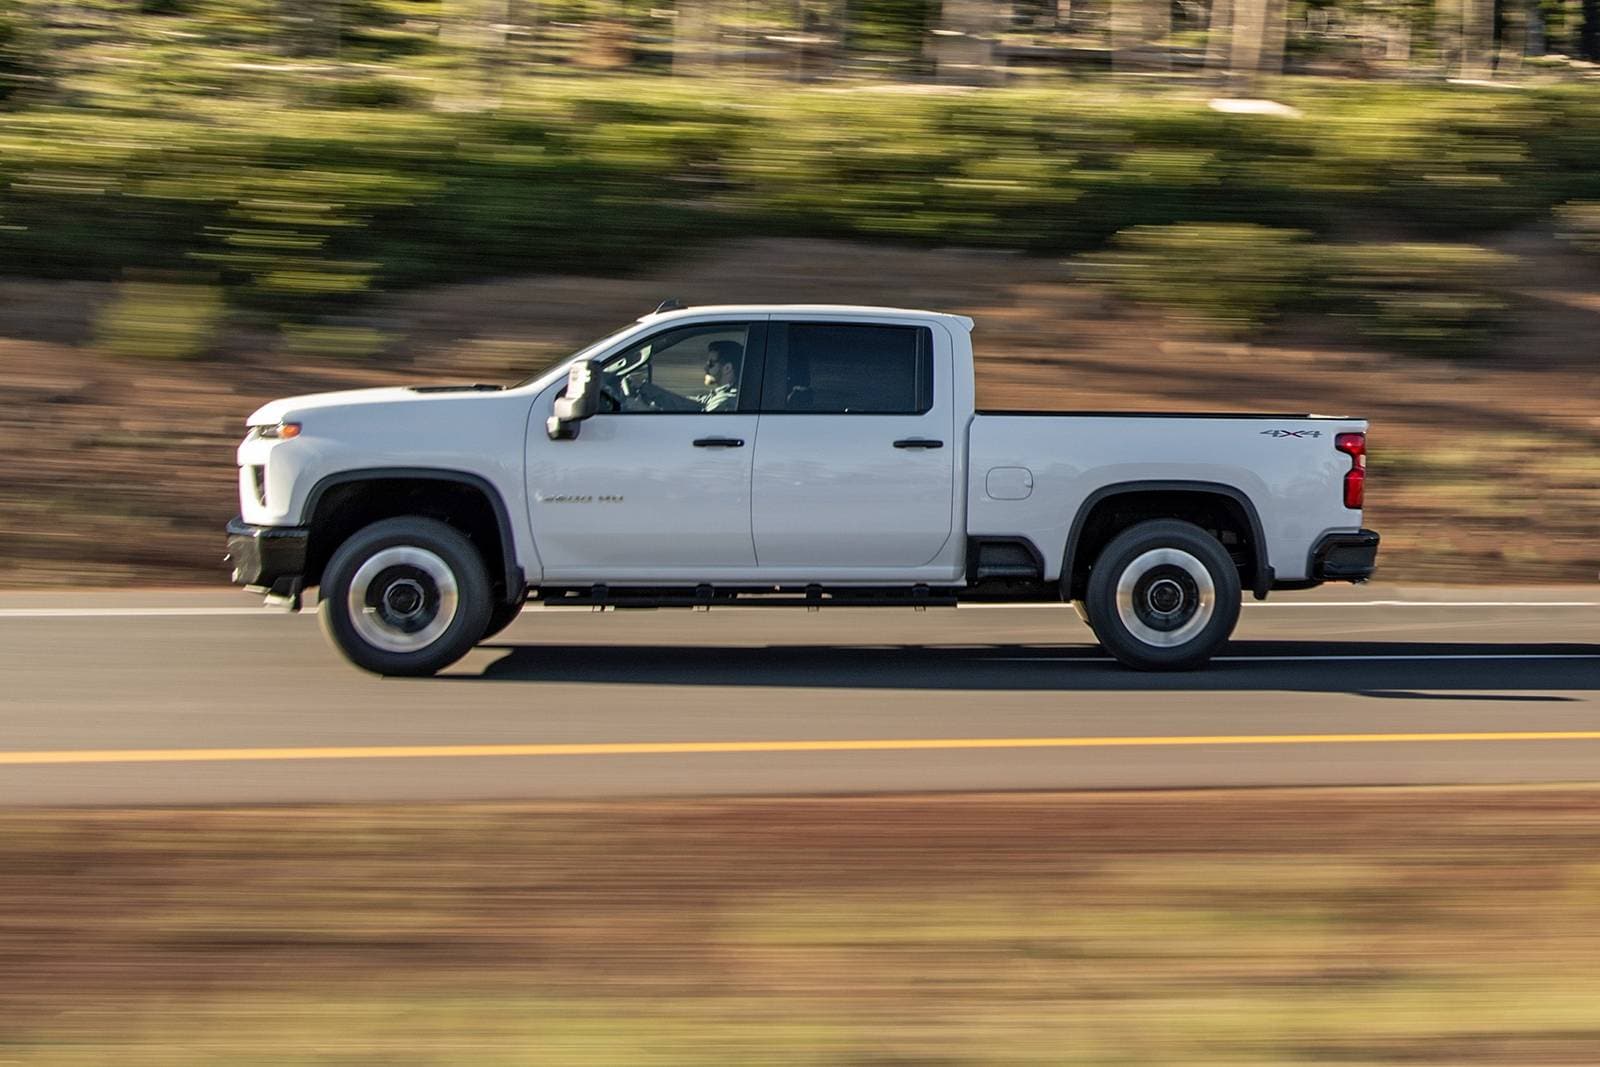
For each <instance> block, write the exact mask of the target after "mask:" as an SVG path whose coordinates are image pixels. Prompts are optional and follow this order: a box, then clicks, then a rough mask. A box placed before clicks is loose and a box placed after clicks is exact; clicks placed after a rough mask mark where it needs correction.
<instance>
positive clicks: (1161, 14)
mask: <svg viewBox="0 0 1600 1067" xmlns="http://www.w3.org/2000/svg"><path fill="white" fill-rule="evenodd" d="M1171 34H1172V5H1171V2H1170V0H1111V65H1112V69H1113V70H1167V69H1169V68H1170V67H1171V65H1172V57H1171V55H1170V54H1169V53H1168V51H1167V38H1168V37H1169V36H1171Z"/></svg>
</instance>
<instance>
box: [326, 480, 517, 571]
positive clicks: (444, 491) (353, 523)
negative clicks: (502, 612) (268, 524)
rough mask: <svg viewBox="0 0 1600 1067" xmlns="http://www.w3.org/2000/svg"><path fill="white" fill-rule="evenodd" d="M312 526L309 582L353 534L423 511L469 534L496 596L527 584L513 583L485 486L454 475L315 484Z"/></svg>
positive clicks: (502, 536)
mask: <svg viewBox="0 0 1600 1067" xmlns="http://www.w3.org/2000/svg"><path fill="white" fill-rule="evenodd" d="M312 492H313V495H312V499H311V509H312V510H311V513H310V514H309V515H308V517H307V520H306V525H307V526H309V527H310V528H311V538H310V542H309V543H308V544H307V546H306V575H305V584H306V585H308V586H311V585H317V584H319V583H320V582H321V580H322V570H323V568H324V567H326V566H327V564H328V560H329V559H330V558H331V557H332V556H333V553H334V552H335V551H337V549H338V548H339V546H340V545H342V544H344V542H345V540H346V539H347V538H349V537H350V535H351V534H353V533H355V532H356V531H357V530H360V529H362V528H363V527H366V526H369V525H371V524H372V523H374V522H377V521H379V520H380V519H393V518H398V517H400V516H405V515H418V516H422V517H425V518H430V519H437V520H439V521H440V522H442V523H445V524H446V525H448V526H451V527H453V528H455V529H456V530H459V531H460V532H461V533H463V534H465V535H466V537H467V539H468V540H469V541H471V542H472V544H473V547H475V548H476V549H477V550H478V552H479V554H480V555H482V556H483V565H484V567H485V568H487V570H488V572H489V582H490V584H491V586H492V587H493V588H494V592H495V596H496V599H510V598H511V597H512V596H513V595H521V594H522V592H523V590H521V589H510V588H508V586H509V585H510V584H511V580H510V579H509V578H508V574H509V573H510V571H509V569H508V567H507V557H506V551H507V548H508V546H507V544H506V537H505V534H504V533H503V529H502V525H503V524H502V516H501V513H500V510H499V509H497V508H496V507H495V504H494V502H493V501H492V500H491V499H490V497H489V494H488V493H487V492H486V491H485V490H484V489H482V488H480V487H479V486H476V485H472V484H471V483H468V482H464V481H456V480H453V479H449V478H419V477H374V478H361V479H353V480H350V481H341V482H337V483H335V484H333V485H329V486H327V487H326V488H325V489H322V490H321V491H320V492H318V491H317V490H313V491H312Z"/></svg>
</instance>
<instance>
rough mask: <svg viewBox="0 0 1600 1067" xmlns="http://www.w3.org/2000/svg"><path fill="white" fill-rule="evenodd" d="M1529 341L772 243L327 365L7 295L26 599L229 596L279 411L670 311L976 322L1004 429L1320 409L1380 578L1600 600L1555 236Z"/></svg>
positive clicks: (5, 535)
mask: <svg viewBox="0 0 1600 1067" xmlns="http://www.w3.org/2000/svg"><path fill="white" fill-rule="evenodd" d="M1507 244H1508V246H1510V247H1511V249H1512V250H1513V251H1516V252H1518V253H1519V254H1520V255H1521V256H1522V259H1521V263H1522V264H1523V267H1522V268H1521V271H1520V273H1519V275H1518V277H1516V278H1514V279H1508V285H1509V286H1510V287H1511V288H1512V289H1513V290H1514V291H1515V293H1516V296H1517V300H1518V314H1519V324H1520V325H1519V329H1518V331H1517V333H1516V334H1515V335H1514V336H1513V337H1511V338H1510V339H1509V340H1508V341H1507V342H1506V344H1505V345H1504V346H1503V348H1502V350H1501V351H1500V352H1499V353H1498V354H1497V356H1496V358H1494V359H1493V360H1487V361H1478V362H1474V363H1456V362H1450V361H1447V360H1425V359H1415V358H1404V357H1400V356H1396V355H1392V354H1387V353H1383V352H1378V351H1374V350H1371V349H1365V348H1360V347H1355V346H1353V345H1351V344H1349V343H1348V342H1347V341H1344V340H1340V339H1338V338H1337V337H1336V335H1335V334H1333V333H1330V332H1329V331H1328V330H1327V329H1326V324H1321V323H1303V324H1293V323H1291V324H1288V325H1287V326H1285V327H1284V328H1282V329H1280V330H1279V331H1278V332H1277V333H1276V334H1275V335H1274V336H1273V337H1271V338H1269V339H1267V340H1264V341H1261V342H1258V343H1252V344H1239V343H1225V342H1219V341H1217V340H1214V339H1210V338H1207V337H1205V336H1203V335H1200V334H1196V333H1192V332H1189V331H1187V330H1186V329H1184V328H1183V327H1181V326H1179V325H1176V324H1173V323H1172V322H1170V321H1168V320H1166V319H1164V318H1162V317H1161V316H1159V315H1156V314H1154V313H1151V312H1147V311H1144V310H1141V309H1137V308H1132V307H1129V306H1127V305H1125V304H1120V303H1117V302H1115V301H1113V300H1111V299H1109V298H1107V297H1106V296H1104V295H1103V294H1102V293H1100V292H1098V291H1096V290H1094V289H1092V288H1089V287H1086V286H1084V285H1082V284H1079V283H1076V282H1074V281H1073V280H1072V279H1071V278H1070V276H1069V274H1068V272H1067V271H1066V270H1065V269H1064V268H1063V267H1061V266H1060V265H1058V264H1055V263H1051V262H1047V261H1041V260H1035V259H1028V258H1025V257H1020V256H1010V255H994V254H982V253H971V252H959V251H928V250H904V249H882V248H875V247H867V246H862V245H856V244H849V243H840V242H824V241H803V240H784V241H780V240H763V241H750V242H744V243H740V244H735V245H730V246H724V247H722V248H720V249H716V250H713V251H711V252H708V253H707V254H705V255H704V256H702V257H701V258H699V259H696V260H693V261H690V262H685V263H682V264H679V265H677V266H674V267H672V268H670V269H666V270H662V271H658V272H656V273H653V274H650V275H647V276H644V277H639V278H631V279H623V280H618V279H592V278H570V277H551V278H529V279H516V280H508V281H502V282H494V283H487V284H481V285H471V286H458V287H451V288H446V289H440V290H434V291H429V292H424V293H415V294H407V295H405V296H402V297H397V298H395V299H394V300H392V301H390V302H389V303H387V304H386V305H384V306H383V307H381V308H380V309H378V310H377V311H376V312H375V313H374V315H373V316H372V321H374V322H378V323H380V324H381V328H382V331H383V332H384V333H385V334H386V335H387V336H388V337H389V338H390V344H389V348H388V350H387V351H386V352H385V353H384V354H383V355H381V356H377V357H370V358H366V359H359V360H344V361H341V360H337V359H326V358H324V359H315V360H314V359H310V358H307V357H296V356H294V355H293V354H290V353H285V352H283V351H280V350H275V349H274V347H273V345H272V344H271V343H270V342H269V341H268V340H267V339H264V338H261V337H257V336H250V335H246V334H238V335H236V336H233V337H231V338H230V339H229V340H228V342H227V344H226V346H225V347H226V352H225V353H224V354H222V355H219V357H218V358H216V359H212V360H207V361H203V362H198V363H187V364H171V363H161V362H156V361H151V360H127V359H123V360H115V359H111V358H108V357H106V356H103V355H101V354H99V353H97V352H96V351H95V349H94V347H93V328H92V323H93V321H94V318H95V315H96V313H97V311H98V309H99V307H100V306H101V305H102V304H103V303H104V301H105V300H106V298H107V296H108V293H107V290H106V289H105V288H104V287H102V286H97V285H92V284H87V283H71V284H66V283H41V282H19V281H6V282H0V449H3V451H4V454H5V456H6V463H5V464H4V466H3V467H0V584H4V585H7V586H12V587H16V586H27V585H53V584H94V585H104V584H123V583H134V582H145V583H165V584H171V583H174V582H207V581H218V580H221V579H222V578H223V577H225V575H224V573H223V570H222V567H221V548H220V542H221V537H220V532H219V531H220V527H221V524H222V523H223V522H225V521H226V520H227V518H228V517H229V516H230V515H232V514H233V513H234V512H235V511H236V510H237V506H236V499H235V497H236V487H235V481H234V478H235V475H234V469H233V459H232V450H233V447H234V445H235V444H236V443H237V441H238V439H239V437H240V436H241V432H242V427H243V419H244V417H245V416H246V415H247V414H248V413H249V412H250V411H251V410H252V409H254V408H255V407H256V406H258V405H259V404H260V403H262V402H264V401H266V400H269V399H272V398H273V397H277V396H284V395H289V394H294V393H301V392H308V391H316V390H323V389H334V388H349V387H355V386H362V385H378V384H396V383H407V382H419V381H460V380H463V379H470V380H480V381H483V380H487V381H510V380H514V379H516V378H519V377H522V376H524V375H526V374H527V373H530V372H531V371H533V370H536V369H538V368H539V367H541V366H544V365H547V364H548V363H549V362H551V361H552V360H554V359H556V358H558V357H559V356H560V355H562V354H564V353H565V352H568V351H570V350H572V349H573V348H575V347H577V346H578V345H580V344H582V343H583V342H585V341H586V340H589V339H592V338H593V337H595V336H598V335H600V334H602V333H605V332H607V331H609V330H611V329H614V328H615V327H616V326H617V325H618V324H620V323H623V322H626V321H628V320H629V319H631V318H633V317H635V316H637V315H638V314H640V313H641V312H643V311H645V310H648V309H649V308H650V307H653V306H654V305H655V303H657V302H658V301H659V300H660V299H662V298H663V297H666V296H676V297H678V298H679V299H682V300H684V301H686V302H689V303H723V302H739V301H771V300H782V301H795V302H848V303H866V304H894V305H902V306H914V307H930V308H937V309H940V310H951V311H960V312H963V313H966V314H969V315H972V316H973V317H974V318H976V319H977V320H978V329H977V332H976V334H975V337H974V341H975V344H976V346H977V348H978V352H979V368H978V376H979V384H978V389H979V400H980V403H981V404H984V405H989V406H996V407H1027V408H1051V409H1063V410H1070V409H1074V408H1077V409H1129V410H1150V411H1172V410H1179V411H1181V410H1207V411H1249V410H1274V411H1298V410H1312V411H1321V412H1331V413H1336V414H1338V413H1353V414H1359V415H1364V416H1367V417H1369V418H1370V419H1371V420H1372V421H1373V432H1372V438H1371V441H1372V453H1373V455H1372V470H1373V473H1372V478H1371V480H1370V482H1369V490H1368V502H1369V510H1368V514H1367V521H1368V524H1369V525H1371V526H1373V527H1375V528H1377V529H1379V530H1381V531H1382V532H1383V534H1384V538H1385V548H1384V552H1383V556H1382V567H1383V570H1382V574H1383V576H1384V577H1385V578H1390V579H1408V580H1441V581H1471V582H1485V581H1519V582H1528V581H1561V580H1567V581H1570V580H1579V581H1589V580H1593V579H1594V577H1595V573H1596V569H1597V567H1600V546H1597V540H1600V538H1597V537H1596V534H1597V531H1600V413H1597V412H1600V405H1597V402H1600V355H1597V353H1600V349H1597V348H1596V346H1595V341H1594V339H1595V337H1597V336H1600V270H1596V268H1595V267H1593V266H1592V265H1591V264H1589V263H1587V262H1586V261H1583V260H1581V259H1579V258H1576V257H1573V256H1570V255H1568V254H1566V253H1563V252H1561V251H1560V250H1559V248H1558V247H1557V246H1555V245H1554V244H1553V243H1552V242H1551V241H1549V240H1548V239H1547V238H1543V237H1541V236H1539V235H1524V236H1520V237H1517V238H1514V239H1512V240H1510V241H1508V242H1507Z"/></svg>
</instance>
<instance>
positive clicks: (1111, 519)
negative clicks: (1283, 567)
mask: <svg viewBox="0 0 1600 1067" xmlns="http://www.w3.org/2000/svg"><path fill="white" fill-rule="evenodd" d="M1148 519H1181V520H1183V521H1184V522H1192V523H1194V524H1195V525H1196V526H1198V527H1200V528H1201V529H1202V530H1205V531H1206V532H1207V533H1209V534H1211V535H1212V536H1213V537H1215V538H1216V539H1217V540H1218V541H1220V542H1221V543H1222V547H1223V548H1224V549H1226V550H1227V552H1228V555H1229V556H1231V557H1232V558H1233V562H1234V565H1235V566H1237V567H1238V568H1239V581H1240V584H1241V585H1243V586H1244V588H1246V589H1251V588H1258V587H1259V585H1260V582H1259V578H1260V577H1261V576H1260V575H1259V574H1258V571H1259V570H1260V569H1261V563H1260V559H1261V555H1260V553H1261V551H1262V547H1263V546H1261V545H1260V544H1259V543H1258V537H1259V535H1258V533H1257V525H1256V522H1255V521H1254V519H1253V518H1252V515H1251V513H1250V512H1249V511H1248V510H1247V509H1246V506H1245V505H1244V504H1243V503H1242V502H1240V501H1239V500H1238V499H1236V498H1234V497H1232V496H1229V495H1228V494H1226V493H1220V492H1214V491H1211V490H1206V489H1140V490H1129V491H1127V492H1121V493H1115V494H1112V495H1109V496H1106V497H1104V498H1102V499H1100V500H1097V501H1095V502H1094V503H1092V504H1091V505H1090V507H1089V510H1088V513H1087V514H1085V515H1084V516H1083V517H1082V518H1081V519H1080V520H1079V521H1078V522H1077V523H1075V524H1074V531H1073V535H1072V537H1071V538H1070V539H1069V540H1068V542H1067V565H1066V568H1065V569H1064V570H1063V571H1062V575H1061V579H1062V592H1063V595H1064V596H1065V597H1066V598H1067V599H1082V597H1083V595H1084V594H1085V592H1087V590H1088V586H1089V568H1090V567H1092V566H1093V565H1094V561H1095V560H1096V559H1098V558H1099V556H1100V552H1101V550H1102V549H1104V548H1105V547H1106V545H1108V544H1110V543H1111V540H1112V539H1113V538H1114V537H1116V536H1117V535H1118V534H1120V533H1121V532H1122V531H1124V530H1126V529H1128V528H1129V527H1130V526H1133V525H1135V524H1137V523H1141V522H1144V521H1146V520H1148Z"/></svg>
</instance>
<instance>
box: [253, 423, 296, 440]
mask: <svg viewBox="0 0 1600 1067" xmlns="http://www.w3.org/2000/svg"><path fill="white" fill-rule="evenodd" d="M299 436H300V424H299V423H298V422H278V423H273V424H272V425H270V426H252V427H250V437H251V439H252V440H254V439H256V438H262V437H265V438H269V439H281V440H285V441H287V440H288V439H289V438H291V437H299Z"/></svg>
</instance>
